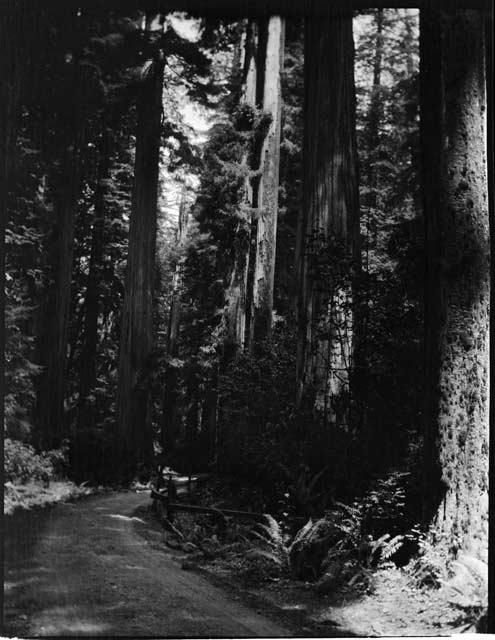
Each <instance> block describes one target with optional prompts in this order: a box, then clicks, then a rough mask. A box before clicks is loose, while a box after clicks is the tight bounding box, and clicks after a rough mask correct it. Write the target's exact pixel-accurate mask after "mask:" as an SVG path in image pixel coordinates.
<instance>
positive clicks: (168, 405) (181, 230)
mask: <svg viewBox="0 0 495 640" xmlns="http://www.w3.org/2000/svg"><path fill="white" fill-rule="evenodd" d="M188 222H189V209H188V204H187V200H186V187H185V186H184V187H183V190H182V194H181V201H180V205H179V220H178V228H177V238H176V242H177V246H178V249H179V260H178V263H177V265H176V267H175V272H174V275H173V280H172V301H171V304H170V315H169V321H168V332H167V353H168V355H169V357H170V358H172V359H174V358H176V357H177V355H178V338H179V327H180V316H181V292H180V289H181V285H182V267H183V264H182V262H183V256H182V254H183V251H184V246H185V242H186V238H187V229H188ZM164 387H165V388H164V392H163V402H162V415H161V436H160V437H161V443H162V446H163V448H164V450H165V453H166V454H169V453H170V452H171V451H173V449H174V447H175V445H176V443H177V437H178V435H179V431H180V420H181V416H180V411H179V398H180V390H179V370H178V368H177V365H176V363H174V362H169V363H168V364H167V370H166V372H165V383H164Z"/></svg>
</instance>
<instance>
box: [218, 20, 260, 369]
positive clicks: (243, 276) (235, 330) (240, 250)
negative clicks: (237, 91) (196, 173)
mask: <svg viewBox="0 0 495 640" xmlns="http://www.w3.org/2000/svg"><path fill="white" fill-rule="evenodd" d="M258 36H259V34H258V24H257V22H256V21H255V20H249V21H248V23H247V27H246V35H245V39H244V40H245V41H244V52H243V55H244V58H243V61H242V66H243V86H242V99H241V101H242V102H244V103H245V104H247V105H249V106H251V107H252V108H255V106H256V83H257V76H258V69H257V55H256V54H257V48H258ZM245 161H246V163H247V161H248V160H247V156H246V160H245ZM245 205H246V211H249V210H250V208H251V207H252V206H253V189H252V185H251V180H250V179H249V177H248V178H246V182H245ZM250 228H251V216H250V215H249V214H248V213H246V214H245V219H244V220H242V221H241V223H240V224H239V228H238V232H237V242H236V250H235V255H234V265H233V268H232V272H231V275H230V280H229V284H228V287H227V290H226V293H225V302H226V306H225V313H224V318H223V322H224V342H225V346H226V347H227V349H226V354H225V355H226V357H227V359H229V358H230V356H231V355H232V354H235V353H236V352H237V351H238V350H240V349H242V348H243V347H244V340H245V335H246V313H247V307H248V305H247V300H246V295H247V280H248V270H249V254H250V231H249V230H250Z"/></svg>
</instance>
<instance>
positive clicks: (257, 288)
mask: <svg viewBox="0 0 495 640" xmlns="http://www.w3.org/2000/svg"><path fill="white" fill-rule="evenodd" d="M267 29H268V32H267V38H266V50H265V51H264V60H263V66H264V69H263V74H262V78H263V97H262V107H263V111H264V112H265V113H267V114H269V115H270V116H271V122H270V128H269V130H268V133H267V135H266V137H265V139H264V141H263V146H262V149H261V158H260V165H261V166H260V169H261V179H260V183H259V186H258V214H257V225H256V245H255V247H256V258H255V262H254V266H253V268H254V273H253V292H252V306H251V309H250V314H251V319H250V336H249V343H250V344H253V342H257V341H259V340H260V339H263V338H266V337H267V336H269V335H270V332H271V328H272V310H273V285H274V276H275V256H276V240H277V215H278V183H279V165H280V130H281V116H282V91H281V80H280V73H281V69H282V66H283V57H284V39H285V38H284V35H285V24H284V20H283V18H281V17H280V16H272V17H271V18H270V19H269V21H268V25H267Z"/></svg>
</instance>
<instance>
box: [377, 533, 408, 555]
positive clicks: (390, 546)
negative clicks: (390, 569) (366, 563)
mask: <svg viewBox="0 0 495 640" xmlns="http://www.w3.org/2000/svg"><path fill="white" fill-rule="evenodd" d="M403 544H404V536H402V535H397V536H394V537H393V538H392V540H389V541H388V542H387V543H386V544H385V545H384V546H383V547H382V554H381V559H382V560H389V559H390V558H391V557H392V556H393V555H394V553H396V552H397V551H398V550H399V549H400V548H401V547H402V545H403Z"/></svg>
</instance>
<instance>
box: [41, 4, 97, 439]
mask: <svg viewBox="0 0 495 640" xmlns="http://www.w3.org/2000/svg"><path fill="white" fill-rule="evenodd" d="M70 24H71V26H70V28H71V29H73V33H74V38H78V33H77V30H78V28H80V27H78V26H77V24H78V17H77V15H76V12H75V11H71V15H70ZM80 55H81V54H80V51H77V50H76V48H74V51H73V60H72V62H71V63H70V64H71V65H72V69H71V79H70V84H69V85H68V93H69V95H68V98H67V104H66V105H65V108H66V109H67V112H66V114H64V115H67V118H68V119H69V123H70V124H69V127H68V135H67V137H66V138H65V139H63V140H62V141H61V148H60V156H59V163H60V165H59V166H60V169H59V171H57V172H56V174H55V176H54V179H53V181H54V184H53V191H54V195H55V197H54V201H55V202H54V208H55V225H54V228H53V232H52V235H51V238H50V240H49V256H50V258H49V260H50V267H51V282H50V284H49V285H48V289H47V291H46V292H45V294H44V297H43V300H42V303H41V305H40V310H39V327H40V330H39V335H38V364H40V365H41V366H43V367H44V371H43V374H42V375H41V376H40V379H39V383H38V389H37V404H36V421H37V427H38V429H37V435H38V444H39V445H40V446H41V447H43V448H48V449H50V448H54V447H58V446H60V444H61V441H62V440H63V438H64V437H65V436H66V426H67V425H66V424H65V411H64V398H65V384H66V374H67V342H68V330H69V317H70V302H71V284H72V263H73V247H74V231H75V220H76V213H77V204H78V197H79V193H80V149H81V145H82V141H83V136H84V126H85V124H84V118H83V114H82V108H83V99H82V94H83V91H82V83H83V79H82V70H81V66H80V60H79V58H80Z"/></svg>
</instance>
